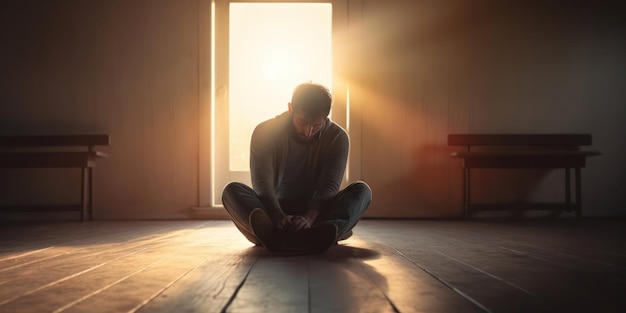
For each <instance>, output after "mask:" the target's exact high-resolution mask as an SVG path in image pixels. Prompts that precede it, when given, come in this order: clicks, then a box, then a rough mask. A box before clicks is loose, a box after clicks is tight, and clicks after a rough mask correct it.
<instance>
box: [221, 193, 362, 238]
mask: <svg viewBox="0 0 626 313" xmlns="http://www.w3.org/2000/svg"><path fill="white" fill-rule="evenodd" d="M371 201H372V190H371V189H370V187H369V186H368V185H367V184H366V183H364V182H355V183H352V184H350V185H349V186H348V187H346V188H345V189H343V190H341V191H340V192H339V193H338V194H337V195H336V196H335V197H333V198H332V199H329V201H328V205H327V207H324V208H322V210H321V211H320V213H319V215H318V216H317V218H316V219H315V222H314V224H318V223H328V222H330V223H334V224H335V225H337V229H338V238H340V237H342V236H343V235H344V234H346V233H348V232H349V231H350V230H352V228H353V227H354V226H355V225H356V223H357V222H358V221H359V219H360V218H361V216H362V215H363V213H364V212H365V210H366V209H367V207H368V206H369V204H370V202H371ZM279 202H280V203H281V206H282V207H283V211H285V213H286V214H303V213H304V212H295V211H293V209H294V208H295V207H296V206H295V205H294V203H293V201H289V200H286V199H279ZM222 203H223V204H224V207H225V208H226V211H227V212H228V214H230V217H231V219H232V220H233V222H234V223H235V226H237V228H238V229H239V231H241V233H242V234H243V235H244V236H246V238H247V239H248V240H249V241H250V242H252V243H254V244H260V242H258V240H257V239H256V237H255V236H254V234H253V232H252V229H251V228H250V224H249V219H248V217H249V216H250V213H251V212H252V210H254V209H255V208H261V209H262V210H264V211H265V206H264V205H263V203H262V202H261V200H260V199H259V197H258V196H257V194H256V193H255V192H254V190H252V188H250V187H248V186H246V185H244V184H242V183H230V184H228V185H227V186H226V187H225V188H224V191H223V192H222Z"/></svg>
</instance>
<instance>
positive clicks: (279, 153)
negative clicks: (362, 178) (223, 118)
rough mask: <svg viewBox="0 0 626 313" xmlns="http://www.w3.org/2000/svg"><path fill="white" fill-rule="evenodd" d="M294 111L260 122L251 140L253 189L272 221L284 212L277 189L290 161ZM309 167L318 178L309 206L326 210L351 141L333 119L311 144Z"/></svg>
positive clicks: (343, 168)
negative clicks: (289, 143)
mask: <svg viewBox="0 0 626 313" xmlns="http://www.w3.org/2000/svg"><path fill="white" fill-rule="evenodd" d="M291 116H292V115H291V113H289V112H285V113H283V114H281V115H279V116H277V117H275V118H273V119H270V120H267V121H265V122H263V123H261V124H259V125H258V126H257V127H256V128H255V129H254V132H253V133H252V140H251V143H250V173H251V175H252V188H253V189H254V191H255V192H256V193H257V195H258V196H259V198H260V200H261V201H262V202H263V204H264V205H265V207H266V209H267V212H268V214H269V215H270V217H271V218H272V220H274V221H275V222H276V221H279V220H280V219H281V218H282V216H283V215H284V212H283V210H282V208H281V207H280V204H279V202H278V198H277V197H276V190H277V188H278V186H280V183H281V180H282V178H283V174H284V172H285V163H286V161H287V152H288V142H289V132H290V127H291V125H292V124H291V123H292V118H291ZM310 144H311V145H312V147H311V149H310V155H309V157H308V164H307V167H308V169H309V170H310V171H311V174H312V176H313V177H315V179H316V180H317V184H316V188H315V192H314V194H313V197H312V198H311V200H310V201H309V203H308V209H313V210H317V211H318V212H319V211H320V210H322V209H324V206H325V204H326V203H327V202H328V201H327V200H330V199H332V198H333V197H334V196H335V195H336V194H337V193H338V192H339V187H340V185H341V180H342V179H343V175H344V172H345V169H346V162H347V160H348V150H349V146H350V141H349V139H348V134H347V133H346V131H345V130H344V129H343V128H341V126H339V125H337V124H335V123H334V122H332V121H331V120H330V119H328V118H327V119H326V121H325V123H324V126H323V128H322V130H320V132H319V133H318V134H317V135H316V138H315V139H313V141H312V142H311V143H310Z"/></svg>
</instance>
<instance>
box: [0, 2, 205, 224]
mask: <svg viewBox="0 0 626 313" xmlns="http://www.w3.org/2000/svg"><path fill="white" fill-rule="evenodd" d="M0 12H2V13H0V23H1V24H0V40H1V42H2V46H3V48H2V50H1V52H0V68H2V74H1V76H0V77H1V78H0V79H1V84H0V88H1V89H0V90H1V91H0V97H1V98H0V103H2V106H1V107H0V133H3V134H29V133H44V134H55V133H108V134H110V135H111V146H110V147H108V148H104V149H103V150H105V151H106V152H108V153H109V154H110V158H109V159H105V160H102V161H101V162H98V164H97V168H96V172H95V184H96V200H95V201H96V212H95V218H97V219H125V218H170V217H186V216H187V212H188V210H189V209H190V208H191V207H192V206H194V205H197V201H198V200H197V199H198V196H197V194H198V187H197V186H198V182H197V181H198V71H199V69H198V1H196V0H187V1H168V0H160V1H153V0H142V1H140V0H133V1H125V0H119V1H72V0H56V1H3V2H2V4H0ZM24 174H28V175H30V176H29V179H28V180H24V176H23V175H24ZM53 176H54V178H53ZM79 177H80V176H79V172H78V170H76V171H74V170H56V169H55V170H43V171H42V170H36V171H24V170H4V171H3V172H2V179H0V180H1V181H2V182H1V184H2V193H3V194H2V197H1V198H2V199H3V202H5V203H7V202H8V203H17V204H22V203H32V202H44V203H45V202H47V203H50V202H53V203H56V202H58V203H63V202H74V203H76V202H78V201H79V196H78V193H77V191H78V183H79V182H80V180H79Z"/></svg>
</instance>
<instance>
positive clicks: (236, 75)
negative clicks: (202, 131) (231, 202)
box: [229, 3, 332, 171]
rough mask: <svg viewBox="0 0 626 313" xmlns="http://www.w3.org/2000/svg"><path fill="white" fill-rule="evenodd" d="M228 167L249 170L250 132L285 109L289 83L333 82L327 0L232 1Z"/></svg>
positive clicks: (291, 86)
mask: <svg viewBox="0 0 626 313" xmlns="http://www.w3.org/2000/svg"><path fill="white" fill-rule="evenodd" d="M229 11H230V14H229V32H230V33H229V37H230V39H229V89H230V91H229V119H230V121H229V125H230V127H229V136H230V139H229V143H230V144H229V145H230V162H229V163H230V170H231V171H248V170H249V148H250V136H251V134H252V131H253V130H254V127H255V126H256V125H257V124H258V123H260V122H262V121H263V120H266V119H269V118H271V117H273V116H276V115H278V114H280V113H282V112H283V111H285V110H286V109H287V103H288V102H289V100H290V97H291V93H292V91H293V88H294V87H296V85H298V84H300V83H303V82H307V81H311V82H316V83H320V84H322V85H325V86H327V87H329V88H330V87H331V86H332V46H331V43H332V5H331V4H330V3H231V4H230V7H229Z"/></svg>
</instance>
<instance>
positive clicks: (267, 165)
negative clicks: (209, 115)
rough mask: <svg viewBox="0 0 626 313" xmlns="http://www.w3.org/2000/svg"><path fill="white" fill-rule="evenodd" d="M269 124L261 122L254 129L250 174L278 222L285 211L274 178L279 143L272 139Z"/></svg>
mask: <svg viewBox="0 0 626 313" xmlns="http://www.w3.org/2000/svg"><path fill="white" fill-rule="evenodd" d="M267 126H268V125H264V124H260V125H259V126H257V127H256V128H255V129H254V132H253V133H252V139H251V141H250V175H251V178H252V188H253V189H254V191H255V192H256V194H257V195H258V196H259V199H260V200H261V202H262V203H263V205H265V209H266V210H267V213H268V215H269V216H270V218H271V219H272V221H274V223H278V222H279V221H280V220H281V219H282V218H283V216H284V215H285V213H284V212H283V210H282V208H281V207H280V203H279V202H278V199H277V198H276V190H275V187H274V179H275V177H276V175H277V173H276V171H278V169H277V168H276V166H277V164H276V163H275V159H276V156H275V154H276V153H277V151H276V150H277V146H276V145H277V143H276V142H275V141H273V140H271V139H272V136H271V132H270V129H268V127H267Z"/></svg>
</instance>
